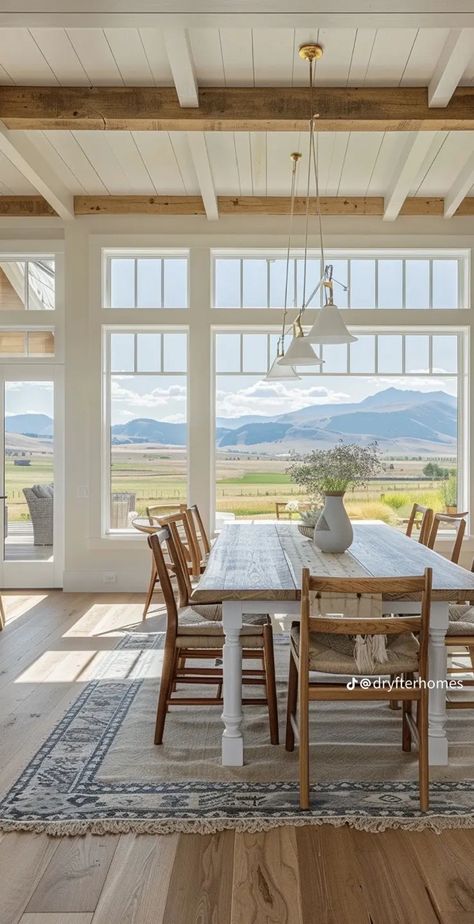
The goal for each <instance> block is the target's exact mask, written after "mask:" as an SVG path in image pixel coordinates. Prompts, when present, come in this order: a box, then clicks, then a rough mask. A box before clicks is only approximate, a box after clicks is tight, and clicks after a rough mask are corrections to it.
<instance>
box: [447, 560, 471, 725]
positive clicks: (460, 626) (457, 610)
mask: <svg viewBox="0 0 474 924" xmlns="http://www.w3.org/2000/svg"><path fill="white" fill-rule="evenodd" d="M471 571H473V572H474V559H473V561H472V564H471ZM445 645H446V649H447V656H448V665H447V673H448V675H449V676H454V677H455V678H456V680H457V681H458V682H459V684H460V689H461V690H464V689H466V688H467V689H468V688H469V687H474V676H473V677H472V679H469V678H466V677H462V676H461V675H463V674H466V673H471V674H472V675H474V605H472V604H471V603H451V604H450V606H449V621H448V629H447V632H446V636H445ZM462 650H464V652H467V655H468V657H469V660H470V662H471V670H470V671H469V667H467V666H466V665H465V664H461V663H458V664H456V661H457V659H459V658H460V656H461V657H463V651H462ZM464 657H465V654H464ZM446 708H447V709H474V699H460V698H459V699H458V698H456V697H453V698H452V699H450V698H449V697H448V698H447V700H446Z"/></svg>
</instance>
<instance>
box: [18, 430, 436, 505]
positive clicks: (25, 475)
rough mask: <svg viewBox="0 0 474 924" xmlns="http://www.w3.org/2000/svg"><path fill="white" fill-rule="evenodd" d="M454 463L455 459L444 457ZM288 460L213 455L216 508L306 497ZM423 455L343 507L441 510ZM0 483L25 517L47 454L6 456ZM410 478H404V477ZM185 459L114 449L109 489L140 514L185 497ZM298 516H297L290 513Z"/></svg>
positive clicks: (44, 477) (394, 466) (48, 475)
mask: <svg viewBox="0 0 474 924" xmlns="http://www.w3.org/2000/svg"><path fill="white" fill-rule="evenodd" d="M448 463H449V464H450V465H451V466H452V465H454V460H448ZM287 464H288V462H287V461H286V460H283V459H272V458H265V459H259V458H255V457H254V458H251V457H250V458H240V457H239V458H235V457H225V456H221V455H218V457H217V460H216V495H217V503H216V507H217V510H218V511H220V512H231V513H233V514H235V516H237V517H261V518H265V517H273V516H274V515H275V504H276V502H277V501H283V502H288V501H290V500H299V501H303V502H304V501H306V500H307V498H306V495H305V494H304V493H303V492H302V491H301V489H300V488H299V487H298V486H297V485H295V484H292V482H291V480H290V478H289V476H288V475H287V474H286V471H285V469H286V467H287ZM425 464H426V459H415V460H406V459H401V460H395V461H391V462H390V463H388V462H387V463H386V467H387V477H386V479H384V480H383V481H380V482H377V483H372V484H370V485H369V486H368V488H367V489H364V490H358V491H354V492H348V494H347V497H346V505H347V507H348V510H349V512H350V513H351V515H352V516H354V517H361V518H363V517H369V518H370V517H374V518H380V519H384V520H386V521H387V522H390V523H396V522H398V521H399V520H402V519H404V518H406V517H407V515H408V513H409V511H410V508H411V506H412V504H413V502H414V501H415V500H416V501H418V502H419V503H423V504H426V505H427V506H431V507H434V508H435V509H436V510H441V509H443V506H444V504H443V497H442V492H441V484H440V482H436V481H430V480H428V479H425V478H424V477H423V474H422V470H423V467H424V465H425ZM5 468H6V471H5V485H6V492H5V493H7V494H8V502H7V503H8V517H9V521H10V522H14V521H18V520H22V519H28V518H29V516H28V508H27V505H26V502H25V499H24V496H23V491H22V488H24V487H31V485H33V484H48V483H50V482H52V480H53V465H52V457H51V456H50V455H44V454H43V455H40V454H39V455H38V456H32V458H31V462H30V465H28V466H25V467H20V466H15V465H14V464H13V460H11V459H7V461H6V466H5ZM408 478H410V479H412V480H409V481H408V480H406V479H408ZM186 484H187V462H186V455H185V452H184V451H183V450H163V449H159V450H158V449H157V450H153V449H150V450H143V449H140V448H139V447H137V448H136V449H135V448H132V449H131V448H130V447H124V448H123V449H122V448H117V449H116V448H114V450H113V454H112V477H111V489H112V492H113V493H129V494H134V495H135V505H134V506H135V508H136V510H137V512H138V513H139V514H144V513H145V509H146V507H147V506H152V505H154V504H170V503H177V502H181V501H185V500H186ZM295 516H297V514H295Z"/></svg>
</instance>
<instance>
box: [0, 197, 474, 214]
mask: <svg viewBox="0 0 474 924" xmlns="http://www.w3.org/2000/svg"><path fill="white" fill-rule="evenodd" d="M217 201H218V206H219V213H220V214H221V215H289V212H290V199H289V197H288V196H218V200H217ZM320 203H321V211H322V214H323V215H364V216H372V217H379V218H381V217H382V216H383V214H384V200H383V198H382V196H328V197H321V199H320ZM315 208H316V199H312V201H311V210H312V211H314V210H315ZM305 210H306V200H305V199H304V198H303V197H298V198H297V199H296V200H295V214H296V215H304V214H305ZM74 211H75V214H76V216H80V215H205V214H206V210H205V208H204V204H203V201H202V199H201V197H200V196H75V197H74ZM444 214H445V201H444V199H441V198H437V197H432V198H425V197H422V196H417V197H412V198H409V199H406V200H405V202H404V204H403V206H402V208H401V210H400V215H402V216H423V215H431V216H440V217H442V216H443V215H444ZM454 214H455V215H456V216H460V215H461V216H462V215H474V197H470V198H469V197H467V198H465V199H463V201H462V202H461V203H460V205H459V206H458V208H457V210H456V212H455V213H454ZM2 216H8V217H11V218H22V217H26V218H35V217H39V218H51V217H53V218H54V217H57V215H56V212H55V211H54V209H53V208H52V207H51V206H50V205H49V204H48V202H46V199H43V198H42V196H0V217H2Z"/></svg>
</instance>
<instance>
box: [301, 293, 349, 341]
mask: <svg viewBox="0 0 474 924" xmlns="http://www.w3.org/2000/svg"><path fill="white" fill-rule="evenodd" d="M357 339H358V338H357V337H353V336H352V334H351V333H350V332H349V331H348V329H347V327H346V325H345V324H344V321H343V320H342V315H341V312H340V311H339V308H338V307H337V305H335V304H334V303H333V302H328V304H327V305H324V308H321V310H320V311H319V312H318V315H317V318H316V320H315V322H314V324H313V326H312V328H311V330H309V331H308V333H307V334H306V340H307V341H308V342H309V343H354V341H355V340H357Z"/></svg>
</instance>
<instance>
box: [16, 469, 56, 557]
mask: <svg viewBox="0 0 474 924" xmlns="http://www.w3.org/2000/svg"><path fill="white" fill-rule="evenodd" d="M23 494H24V495H25V497H26V503H27V504H28V509H29V511H30V517H31V522H32V524H33V543H34V545H52V544H53V513H54V487H53V485H51V484H35V485H33V487H31V488H23Z"/></svg>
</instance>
